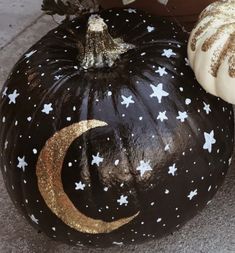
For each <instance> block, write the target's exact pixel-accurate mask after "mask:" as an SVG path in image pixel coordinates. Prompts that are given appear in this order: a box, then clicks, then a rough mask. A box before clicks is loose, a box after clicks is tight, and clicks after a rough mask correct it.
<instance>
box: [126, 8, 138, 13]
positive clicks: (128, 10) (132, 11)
mask: <svg viewBox="0 0 235 253" xmlns="http://www.w3.org/2000/svg"><path fill="white" fill-rule="evenodd" d="M125 11H127V12H128V13H136V10H135V9H132V8H129V9H125Z"/></svg>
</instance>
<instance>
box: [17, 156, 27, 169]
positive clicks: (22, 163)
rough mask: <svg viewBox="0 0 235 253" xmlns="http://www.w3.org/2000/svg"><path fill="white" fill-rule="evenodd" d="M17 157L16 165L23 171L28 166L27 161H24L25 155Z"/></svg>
mask: <svg viewBox="0 0 235 253" xmlns="http://www.w3.org/2000/svg"><path fill="white" fill-rule="evenodd" d="M17 159H18V165H17V167H18V168H20V169H22V170H23V171H25V167H26V166H28V164H27V162H26V161H25V156H23V157H22V158H20V157H19V156H18V157H17Z"/></svg>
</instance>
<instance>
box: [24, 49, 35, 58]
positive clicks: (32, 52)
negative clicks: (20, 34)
mask: <svg viewBox="0 0 235 253" xmlns="http://www.w3.org/2000/svg"><path fill="white" fill-rule="evenodd" d="M36 52H37V50H33V51H31V52H29V53H27V54H25V57H26V58H29V57H31V56H32V55H33V54H35V53H36Z"/></svg>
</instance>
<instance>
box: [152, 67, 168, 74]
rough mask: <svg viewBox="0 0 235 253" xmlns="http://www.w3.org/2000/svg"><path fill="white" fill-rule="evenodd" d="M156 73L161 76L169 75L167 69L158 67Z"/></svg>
mask: <svg viewBox="0 0 235 253" xmlns="http://www.w3.org/2000/svg"><path fill="white" fill-rule="evenodd" d="M155 72H156V73H158V74H159V75H160V76H164V75H167V72H166V68H161V67H158V69H157V70H156V71H155Z"/></svg>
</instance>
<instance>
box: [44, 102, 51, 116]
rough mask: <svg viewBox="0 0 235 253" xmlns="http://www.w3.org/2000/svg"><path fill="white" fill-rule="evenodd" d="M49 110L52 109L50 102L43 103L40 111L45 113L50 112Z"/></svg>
mask: <svg viewBox="0 0 235 253" xmlns="http://www.w3.org/2000/svg"><path fill="white" fill-rule="evenodd" d="M51 111H53V108H52V103H50V104H45V105H44V108H43V109H42V112H43V113H45V114H50V112H51Z"/></svg>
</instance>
